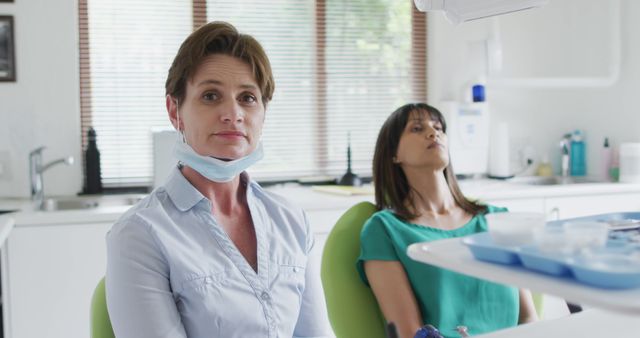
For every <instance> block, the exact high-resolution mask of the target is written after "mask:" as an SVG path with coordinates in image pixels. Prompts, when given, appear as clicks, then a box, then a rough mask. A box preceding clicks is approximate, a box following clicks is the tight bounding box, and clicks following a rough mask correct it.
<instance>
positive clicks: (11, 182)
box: [0, 0, 640, 197]
mask: <svg viewBox="0 0 640 338" xmlns="http://www.w3.org/2000/svg"><path fill="white" fill-rule="evenodd" d="M563 1H569V0H557V1H552V2H551V4H550V5H549V6H548V8H544V9H542V10H541V12H542V11H552V10H554V8H555V7H554V6H556V5H555V4H556V3H562V2H563ZM571 1H574V3H575V1H578V0H571ZM583 1H585V2H599V1H597V0H583ZM600 3H602V2H600ZM605 3H606V2H605ZM77 12H78V10H77V1H76V0H16V1H15V2H14V3H2V4H0V13H1V14H9V15H13V16H14V20H15V40H16V41H15V44H16V59H17V67H18V69H17V79H18V80H17V82H10V83H1V82H0V156H4V155H5V154H9V161H10V167H9V171H10V173H9V176H10V177H9V178H0V197H8V196H28V194H29V176H28V154H29V151H30V150H31V149H33V148H35V147H37V146H40V145H46V146H47V147H48V148H47V150H45V152H44V159H45V161H49V160H53V159H57V158H59V157H62V156H66V155H73V156H74V157H75V158H76V159H77V161H76V163H75V164H74V165H73V166H72V167H67V166H57V167H54V168H52V169H50V170H49V171H48V172H46V173H45V177H44V178H45V190H46V193H47V194H50V195H58V194H75V193H77V192H78V191H80V189H81V187H82V171H81V164H80V163H81V157H80V156H81V145H80V121H79V116H80V112H79V111H80V108H79V105H80V104H79V80H78V26H77ZM530 12H532V11H530ZM532 13H534V14H535V12H532ZM578 13H579V14H580V13H582V12H578ZM622 13H623V14H622V29H623V32H622V34H623V35H622V42H623V48H622V71H621V76H620V79H619V81H618V82H617V83H616V84H615V85H614V86H611V87H608V88H590V89H505V88H501V89H499V88H488V89H487V95H488V98H489V101H490V104H491V111H492V118H493V121H496V120H504V121H506V122H508V123H509V125H510V129H511V134H512V135H513V136H514V140H513V142H512V145H514V147H518V146H520V145H522V144H525V143H529V144H532V145H533V146H534V147H535V148H536V149H537V151H538V153H542V152H544V151H548V152H549V153H550V155H551V157H552V159H553V158H557V156H558V149H557V147H556V144H557V142H558V140H559V138H560V137H561V135H562V134H563V133H565V132H566V131H570V130H573V129H576V128H580V129H583V130H585V131H586V133H587V139H586V141H587V145H588V148H587V149H588V153H587V156H588V165H589V168H588V170H589V172H590V173H595V172H596V170H597V169H596V168H598V166H597V160H598V158H597V155H598V151H599V148H600V145H601V142H602V138H603V137H604V136H605V135H606V136H610V137H611V138H612V140H613V141H614V142H615V143H618V142H620V141H640V112H639V111H638V110H639V109H638V108H637V107H638V105H637V103H636V102H635V100H634V99H635V98H636V97H638V96H640V94H639V93H638V92H639V91H640V61H638V60H640V39H638V37H637V34H635V32H638V31H640V20H638V19H639V18H640V3H639V2H637V1H632V0H622ZM512 15H513V18H516V19H509V20H512V21H513V20H517V19H518V18H523V20H524V18H526V16H527V15H530V14H529V12H522V13H516V14H512ZM532 15H533V14H532ZM574 16H576V14H574ZM578 16H579V15H578ZM505 18H506V17H505ZM574 19H575V18H574ZM505 20H506V19H505ZM584 20H585V22H584V26H583V27H589V26H595V27H597V25H598V24H600V23H599V22H594V21H593V20H592V17H591V16H590V17H588V18H585V19H584ZM489 27H490V21H487V20H484V21H478V22H473V23H466V24H462V25H460V26H457V27H454V26H452V25H450V24H449V23H448V22H446V21H445V20H444V18H443V17H442V16H441V15H439V14H433V15H432V14H429V27H428V30H429V58H428V60H429V64H428V74H429V85H430V87H429V98H430V102H432V103H434V104H436V103H437V102H438V101H439V100H442V99H451V98H454V97H455V96H456V95H458V94H459V91H460V87H461V86H462V84H463V83H464V82H465V81H467V80H468V75H467V74H468V72H467V71H468V67H467V66H466V64H468V61H467V60H466V59H465V57H466V56H467V52H466V46H467V41H468V40H480V39H484V38H486V37H487V34H488V31H489ZM510 29H511V31H510V32H512V33H514V34H516V33H522V34H526V33H527V31H526V29H525V28H523V29H522V31H521V32H517V31H518V29H517V27H516V28H515V29H514V28H513V27H511V28H510ZM552 29H553V27H552ZM555 29H556V31H558V32H564V33H566V30H567V28H566V27H564V26H563V27H556V28H555ZM575 38H576V39H582V40H584V39H588V40H593V41H595V43H594V44H596V45H598V46H599V45H600V44H603V41H602V40H603V38H602V37H601V36H595V37H594V36H593V31H589V32H587V33H585V34H581V32H577V33H576V36H575ZM521 43H522V45H521V46H518V47H522V48H528V47H530V46H529V45H530V44H531V41H522V42H521ZM604 43H605V44H606V41H605V42H604ZM567 44H568V45H570V47H569V49H568V51H570V52H572V53H573V54H572V56H573V55H581V53H582V55H585V58H584V59H581V58H579V57H578V58H575V62H576V64H571V66H572V67H573V68H572V69H584V70H585V71H591V68H593V66H594V62H595V61H594V59H596V61H597V58H592V57H586V56H588V55H586V54H585V53H584V52H583V51H582V50H580V48H584V45H585V44H584V43H582V44H575V43H570V41H567ZM574 45H575V46H574ZM587 45H588V44H587ZM572 46H573V47H574V48H573V49H571V47H572ZM512 47H513V46H510V48H512ZM539 48H545V46H540V47H539ZM602 48H603V49H604V50H606V48H607V46H606V45H605V46H604V47H602ZM565 52H566V51H565ZM565 52H563V53H565ZM603 53H604V54H603ZM600 54H602V55H605V56H606V55H608V54H607V53H606V52H602V53H600ZM589 55H591V54H589ZM508 62H509V60H505V66H506V68H508V67H509V65H511V64H510V63H508ZM596 64H597V63H596ZM544 66H545V64H544V63H543V64H542V65H541V68H545V67H544ZM546 66H548V68H549V69H555V68H554V66H556V65H555V64H547V65H546ZM596 68H597V67H596ZM600 68H602V67H600ZM586 75H590V74H586ZM556 164H557V163H556ZM556 170H558V169H557V165H556Z"/></svg>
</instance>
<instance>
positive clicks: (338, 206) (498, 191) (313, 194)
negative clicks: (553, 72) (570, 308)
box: [0, 179, 640, 226]
mask: <svg viewBox="0 0 640 338" xmlns="http://www.w3.org/2000/svg"><path fill="white" fill-rule="evenodd" d="M459 184H460V187H461V189H462V191H463V193H464V194H465V195H466V196H468V197H471V198H478V199H481V200H497V199H526V198H537V197H560V196H584V195H598V194H620V193H638V192H640V184H622V183H579V184H568V185H550V186H544V185H528V184H522V183H517V184H516V183H511V182H509V181H499V180H491V179H478V180H461V181H459ZM365 188H366V187H365ZM267 190H269V191H272V192H274V193H276V194H279V195H281V196H284V197H287V198H289V199H290V200H291V201H293V202H294V203H297V204H298V205H300V206H301V207H302V208H303V209H305V210H306V211H308V212H315V211H318V212H321V211H325V210H344V209H346V208H348V207H350V206H352V205H354V204H356V203H358V202H361V201H370V202H373V201H374V196H373V190H372V189H371V192H370V193H369V194H358V195H340V194H330V193H326V192H318V191H314V190H313V189H312V188H311V187H309V186H302V185H298V184H291V183H290V184H283V185H277V186H272V187H269V188H267ZM48 197H51V196H48ZM101 198H113V196H112V195H105V196H104V197H101ZM129 207H130V206H113V207H99V208H95V209H82V210H66V211H54V212H51V211H47V212H43V211H33V207H32V205H31V202H30V201H29V200H28V199H8V198H4V199H0V210H20V211H18V212H14V213H10V214H3V216H9V217H11V218H13V220H14V221H15V225H16V226H27V225H38V224H56V223H57V224H59V223H69V222H72V223H87V222H88V223H98V222H113V221H115V220H116V219H117V218H118V217H119V216H120V215H121V214H122V213H123V212H124V211H126V210H127V209H128V208H129Z"/></svg>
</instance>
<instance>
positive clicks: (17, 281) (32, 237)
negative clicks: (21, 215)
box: [2, 223, 111, 338]
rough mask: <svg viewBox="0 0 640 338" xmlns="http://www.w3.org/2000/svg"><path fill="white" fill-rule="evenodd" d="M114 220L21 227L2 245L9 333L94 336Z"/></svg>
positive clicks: (17, 337)
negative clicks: (95, 297)
mask: <svg viewBox="0 0 640 338" xmlns="http://www.w3.org/2000/svg"><path fill="white" fill-rule="evenodd" d="M110 225H111V223H92V224H73V225H65V224H49V225H33V226H26V225H22V226H17V227H16V228H14V229H13V232H12V233H11V235H10V236H9V238H8V240H7V242H6V243H5V246H4V247H3V250H2V277H3V281H2V282H3V283H2V292H3V306H4V309H3V310H4V311H5V316H4V320H5V322H4V337H5V338H34V337H52V338H81V337H82V338H84V337H88V336H89V310H90V304H91V296H92V294H93V290H94V288H95V286H96V284H97V283H98V281H99V280H100V278H102V277H103V276H104V273H105V267H106V243H105V235H106V232H107V230H108V229H109V227H110Z"/></svg>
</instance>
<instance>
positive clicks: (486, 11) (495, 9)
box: [414, 0, 549, 24]
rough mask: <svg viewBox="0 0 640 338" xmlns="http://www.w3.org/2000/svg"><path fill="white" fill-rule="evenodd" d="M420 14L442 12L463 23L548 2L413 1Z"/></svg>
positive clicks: (546, 0)
mask: <svg viewBox="0 0 640 338" xmlns="http://www.w3.org/2000/svg"><path fill="white" fill-rule="evenodd" d="M414 2H415V4H416V7H417V8H418V10H420V11H421V12H431V11H442V12H444V14H445V16H446V17H447V19H449V21H451V22H452V23H453V24H459V23H462V22H465V21H471V20H477V19H482V18H486V17H490V16H495V15H500V14H506V13H511V12H517V11H522V10H525V9H530V8H536V7H542V6H544V5H546V4H547V3H548V2H549V0H414Z"/></svg>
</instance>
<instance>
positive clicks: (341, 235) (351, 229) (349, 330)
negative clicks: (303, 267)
mask: <svg viewBox="0 0 640 338" xmlns="http://www.w3.org/2000/svg"><path fill="white" fill-rule="evenodd" d="M375 212H376V208H375V206H374V205H373V204H371V203H370V202H361V203H358V204H356V205H355V206H353V207H351V208H350V209H349V210H347V211H346V212H345V213H344V214H343V215H342V216H341V217H340V219H338V221H337V222H336V225H335V226H334V227H333V229H332V230H331V232H330V233H329V236H328V237H327V241H326V243H325V246H324V250H323V253H322V266H321V271H320V275H321V279H322V286H323V288H324V294H325V299H326V302H327V310H328V314H329V321H330V322H331V327H332V328H333V331H334V333H335V335H336V337H337V338H385V320H384V316H383V315H382V313H381V312H380V309H379V307H378V303H377V302H376V299H375V296H374V295H373V292H371V289H370V288H368V287H366V286H365V285H364V283H362V281H361V280H360V276H359V274H358V271H357V270H356V266H355V262H356V260H357V259H358V256H359V255H360V232H361V230H362V227H363V226H364V223H365V222H366V220H367V219H368V218H369V217H370V216H371V215H373V213H375ZM533 301H534V303H535V307H536V312H537V313H538V317H539V318H540V319H542V305H543V298H542V294H537V293H534V294H533Z"/></svg>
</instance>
